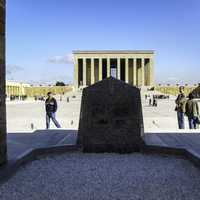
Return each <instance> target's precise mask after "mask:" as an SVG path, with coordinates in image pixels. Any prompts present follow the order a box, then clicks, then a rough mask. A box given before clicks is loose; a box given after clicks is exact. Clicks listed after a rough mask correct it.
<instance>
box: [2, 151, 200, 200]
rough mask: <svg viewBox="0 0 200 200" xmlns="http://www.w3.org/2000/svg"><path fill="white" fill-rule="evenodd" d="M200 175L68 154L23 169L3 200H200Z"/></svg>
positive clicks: (151, 163)
mask: <svg viewBox="0 0 200 200" xmlns="http://www.w3.org/2000/svg"><path fill="white" fill-rule="evenodd" d="M199 177H200V170H199V169H198V168H196V167H195V166H193V165H192V164H191V163H190V162H189V161H187V160H184V159H181V158H179V157H173V156H160V155H155V154H154V155H150V154H139V153H134V154H127V155H120V154H83V153H66V154H63V155H59V156H53V157H46V158H44V159H41V160H36V161H33V162H32V163H30V164H28V165H25V166H24V167H21V169H20V170H19V171H18V172H17V174H16V175H15V176H14V177H12V178H11V179H10V180H9V181H8V182H7V183H5V184H4V185H2V186H0V199H1V200H8V199H9V200H21V199H26V200H44V199H47V200H65V199H68V200H70V199H73V200H79V199H80V200H89V199H91V200H93V199H95V200H98V199H99V200H112V199H113V200H114V199H115V200H127V199H130V200H155V199H156V200H172V199H176V200H189V199H190V200H199V199H200V193H199V191H200V179H199Z"/></svg>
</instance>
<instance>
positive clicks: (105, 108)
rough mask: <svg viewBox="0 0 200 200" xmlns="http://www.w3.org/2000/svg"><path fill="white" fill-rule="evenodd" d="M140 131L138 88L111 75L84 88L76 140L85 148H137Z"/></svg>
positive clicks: (140, 111)
mask: <svg viewBox="0 0 200 200" xmlns="http://www.w3.org/2000/svg"><path fill="white" fill-rule="evenodd" d="M143 132H144V127H143V117H142V106H141V98H140V91H139V89H138V88H136V87H133V86H131V85H129V84H126V83H125V82H123V81H120V80H118V79H115V78H112V77H110V78H107V79H104V80H102V81H100V82H97V83H95V84H94V85H91V86H89V87H87V88H84V89H83V94H82V102H81V113H80V121H79V130H78V140H77V143H78V145H80V146H81V147H82V148H83V151H84V152H119V153H127V152H133V151H139V150H140V147H142V146H143V145H144V142H143V140H142V138H141V135H142V134H143Z"/></svg>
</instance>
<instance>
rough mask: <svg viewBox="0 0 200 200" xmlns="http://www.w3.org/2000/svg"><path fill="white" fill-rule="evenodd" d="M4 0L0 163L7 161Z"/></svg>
mask: <svg viewBox="0 0 200 200" xmlns="http://www.w3.org/2000/svg"><path fill="white" fill-rule="evenodd" d="M5 9H6V8H5V1H4V0H0V113H1V115H0V165H3V164H5V163H6V162H7V142H6V141H7V138H6V104H5V87H6V82H5V71H6V70H5V60H6V57H5V44H6V43H5V20H6V19H5V18H6V17H5V16H6V14H5V13H6V10H5Z"/></svg>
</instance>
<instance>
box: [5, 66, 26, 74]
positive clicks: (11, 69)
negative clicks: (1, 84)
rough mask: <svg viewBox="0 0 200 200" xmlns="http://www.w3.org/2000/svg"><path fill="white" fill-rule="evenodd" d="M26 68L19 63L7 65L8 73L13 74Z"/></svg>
mask: <svg viewBox="0 0 200 200" xmlns="http://www.w3.org/2000/svg"><path fill="white" fill-rule="evenodd" d="M23 70H24V68H23V67H20V66H18V65H10V64H8V65H6V74H7V75H13V74H15V73H16V72H19V71H23Z"/></svg>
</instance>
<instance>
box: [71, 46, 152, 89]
mask: <svg viewBox="0 0 200 200" xmlns="http://www.w3.org/2000/svg"><path fill="white" fill-rule="evenodd" d="M73 55H74V82H75V83H74V84H75V87H76V88H79V87H86V86H89V85H92V84H93V83H95V82H97V81H101V80H102V79H104V78H107V77H110V76H112V77H114V78H117V79H119V80H122V81H125V82H126V83H129V84H131V85H134V86H137V87H143V86H153V85H154V76H153V73H154V70H153V68H154V67H153V65H154V51H152V50H131V51H130V50H128V51H127V50H123V51H120V50H115V51H111V50H110V51H107V50H106V51H80V50H76V51H73Z"/></svg>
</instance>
